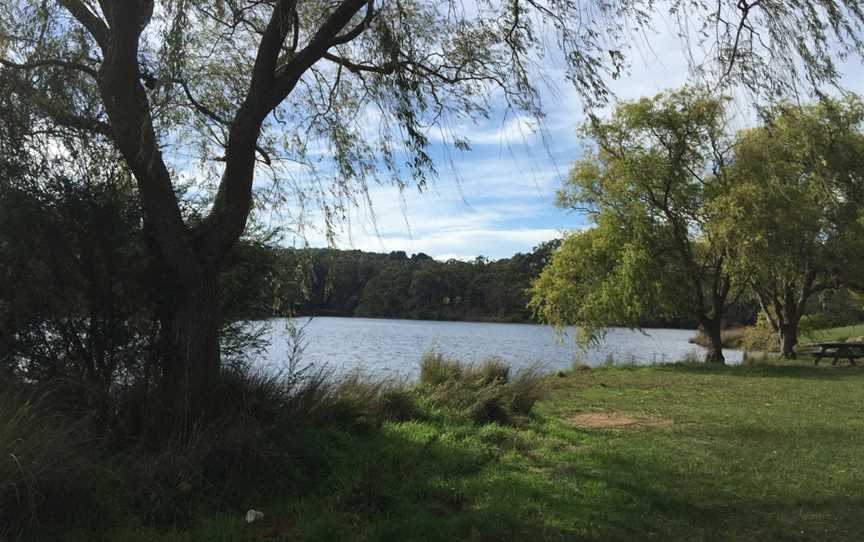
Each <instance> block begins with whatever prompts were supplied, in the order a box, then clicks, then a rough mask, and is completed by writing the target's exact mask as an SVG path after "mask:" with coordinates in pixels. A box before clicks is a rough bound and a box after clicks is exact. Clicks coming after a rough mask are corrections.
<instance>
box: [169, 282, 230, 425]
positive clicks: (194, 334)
mask: <svg viewBox="0 0 864 542" xmlns="http://www.w3.org/2000/svg"><path fill="white" fill-rule="evenodd" d="M218 276H219V275H218V273H216V272H213V273H212V274H208V275H207V276H204V277H201V280H200V282H198V283H195V284H183V285H180V286H178V287H176V288H175V297H174V298H173V299H171V300H170V301H169V302H168V303H169V304H168V305H166V306H165V307H163V309H164V310H163V311H162V315H163V316H162V325H163V339H162V340H163V348H164V356H165V360H164V366H163V388H164V390H165V392H166V393H167V401H168V404H167V405H166V406H168V407H169V408H170V409H171V414H172V416H174V417H175V425H176V428H177V429H179V430H181V431H185V430H188V429H189V428H190V427H191V425H193V424H194V423H195V422H196V421H198V419H199V418H200V417H202V416H204V415H206V414H207V412H208V411H210V410H211V409H212V406H213V388H214V387H215V385H216V382H217V379H218V376H219V361H220V360H219V329H220V327H221V323H222V322H221V314H220V307H219V289H218V284H219V280H218Z"/></svg>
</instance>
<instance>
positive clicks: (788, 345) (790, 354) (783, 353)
mask: <svg viewBox="0 0 864 542" xmlns="http://www.w3.org/2000/svg"><path fill="white" fill-rule="evenodd" d="M779 332H780V357H781V358H783V359H795V358H796V354H795V346H797V345H798V320H796V319H793V320H790V321H787V322H785V323H784V324H783V325H782V326H780V330H779Z"/></svg>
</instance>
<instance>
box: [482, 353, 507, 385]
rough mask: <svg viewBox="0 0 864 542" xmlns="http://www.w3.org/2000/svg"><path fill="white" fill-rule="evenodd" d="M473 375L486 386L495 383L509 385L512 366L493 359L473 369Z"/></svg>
mask: <svg viewBox="0 0 864 542" xmlns="http://www.w3.org/2000/svg"><path fill="white" fill-rule="evenodd" d="M473 373H474V377H475V378H479V379H480V381H481V382H482V383H483V384H484V385H486V384H492V383H494V382H503V383H507V381H508V380H509V379H510V366H509V365H507V363H505V362H504V360H502V359H501V358H496V357H492V358H489V359H487V360H484V361H483V362H481V363H480V365H479V366H478V367H476V368H474V369H473Z"/></svg>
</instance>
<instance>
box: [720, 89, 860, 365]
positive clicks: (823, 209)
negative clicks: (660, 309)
mask: <svg viewBox="0 0 864 542" xmlns="http://www.w3.org/2000/svg"><path fill="white" fill-rule="evenodd" d="M862 122H864V106H862V104H861V102H860V100H858V99H857V98H849V99H847V100H844V101H842V102H840V101H834V100H826V101H823V102H821V103H819V104H816V105H811V106H807V107H804V108H799V107H797V106H793V105H791V104H780V105H777V106H775V107H773V108H771V109H770V110H768V111H766V112H765V113H764V118H763V121H762V124H761V125H760V126H758V127H756V128H753V129H750V130H745V131H743V132H741V133H740V134H739V135H738V138H737V142H736V145H735V152H734V159H733V165H732V166H731V167H730V168H729V175H730V177H732V178H733V179H734V182H732V183H731V184H732V186H731V188H730V190H729V191H728V192H727V193H725V194H724V195H723V196H722V197H720V198H717V200H716V201H715V202H714V205H715V209H716V211H717V212H716V215H717V216H718V220H717V222H716V223H715V228H716V233H717V235H722V236H724V237H725V238H726V239H727V241H728V242H729V243H730V244H732V245H734V246H735V247H736V257H737V263H736V266H737V267H738V270H739V272H740V273H741V275H742V276H743V277H744V280H746V281H747V282H748V284H749V286H750V289H751V290H752V291H753V293H754V294H755V296H756V298H757V299H758V301H759V304H760V306H761V308H762V310H763V312H764V313H765V315H766V316H767V319H768V321H769V322H770V324H771V327H772V328H773V330H774V332H775V333H777V334H778V336H779V338H780V345H781V354H782V356H783V357H785V358H794V357H795V346H796V344H797V343H798V324H799V322H800V321H801V318H802V316H804V314H806V312H807V311H808V305H809V303H810V302H811V300H812V298H813V297H814V296H815V295H816V294H818V293H820V292H823V291H826V290H831V289H836V288H839V287H841V286H842V285H843V277H844V276H845V275H848V273H849V272H850V271H857V272H860V270H861V265H860V262H861V252H860V249H861V248H862V247H861V242H860V241H859V239H861V234H862V231H861V226H860V222H859V221H858V219H859V217H860V212H859V211H858V210H857V209H858V204H857V203H855V202H851V201H850V200H849V198H848V195H849V194H850V189H852V188H853V187H854V186H855V185H860V184H861V182H862V179H861V172H862V171H864V135H862V133H861V126H862ZM859 189H860V187H859ZM850 244H851V246H850ZM844 254H849V255H852V256H853V258H852V260H851V261H850V260H848V259H847V260H844V258H843V255H844ZM855 254H857V255H858V256H857V257H855V256H854V255H855ZM856 260H857V261H856Z"/></svg>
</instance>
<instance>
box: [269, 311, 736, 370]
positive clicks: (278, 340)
mask: <svg viewBox="0 0 864 542" xmlns="http://www.w3.org/2000/svg"><path fill="white" fill-rule="evenodd" d="M288 323H289V320H287V319H279V318H277V319H273V320H270V321H269V324H270V330H269V334H270V339H271V345H270V348H269V350H268V352H267V354H266V356H265V359H266V361H265V362H264V363H265V364H273V365H274V366H276V367H278V366H280V365H281V364H283V363H284V361H285V359H286V356H287V354H286V353H287V352H288V351H289V348H290V346H289V345H290V343H291V341H290V340H289V339H288V334H287V333H286V327H287V325H288ZM294 323H295V326H297V327H298V328H302V329H303V336H304V343H305V350H304V352H303V355H302V364H303V365H306V364H309V363H311V364H314V365H315V366H316V367H320V366H327V367H330V368H331V369H333V370H335V371H336V372H337V373H343V372H347V371H350V370H353V369H362V370H363V371H364V372H367V373H370V374H374V375H384V376H398V377H408V378H411V377H414V376H416V374H417V372H418V364H419V362H420V358H421V357H422V356H423V354H424V353H425V352H429V351H430V350H436V351H439V352H442V353H445V354H448V355H451V356H454V357H456V358H458V359H460V360H464V361H480V360H482V359H484V358H488V357H490V356H497V357H500V358H502V359H504V360H506V361H508V362H509V363H510V364H511V365H512V366H513V367H514V368H519V367H525V366H528V365H531V364H534V363H539V364H541V365H542V366H543V368H544V369H546V370H548V371H554V370H558V369H569V368H570V367H572V365H573V362H574V360H579V362H581V363H585V364H587V365H591V366H597V365H600V364H603V363H608V362H609V361H610V360H611V361H612V362H613V363H635V364H640V365H642V364H649V363H663V362H674V361H680V360H683V359H685V358H687V357H688V356H689V357H694V356H695V357H696V358H698V359H699V360H701V359H702V356H703V354H704V349H703V348H702V347H699V346H696V345H693V344H690V343H688V342H687V341H688V339H689V338H690V337H692V336H693V335H694V333H695V332H694V331H693V330H686V329H649V330H645V331H644V333H643V332H639V331H633V330H629V329H623V328H613V329H610V330H609V332H608V334H607V335H606V338H605V339H604V340H603V341H602V342H601V343H600V344H599V345H596V346H592V347H591V348H589V349H587V350H585V351H582V350H580V348H579V347H578V346H576V344H575V343H574V342H573V329H568V330H566V331H565V334H564V335H559V334H558V333H556V331H555V329H554V328H552V327H550V326H540V325H533V324H496V323H485V322H431V321H421V320H388V319H377V318H338V317H315V318H295V319H294ZM724 353H725V355H726V362H727V363H730V364H733V363H740V362H741V357H742V353H741V352H740V351H734V350H726V351H724Z"/></svg>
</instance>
